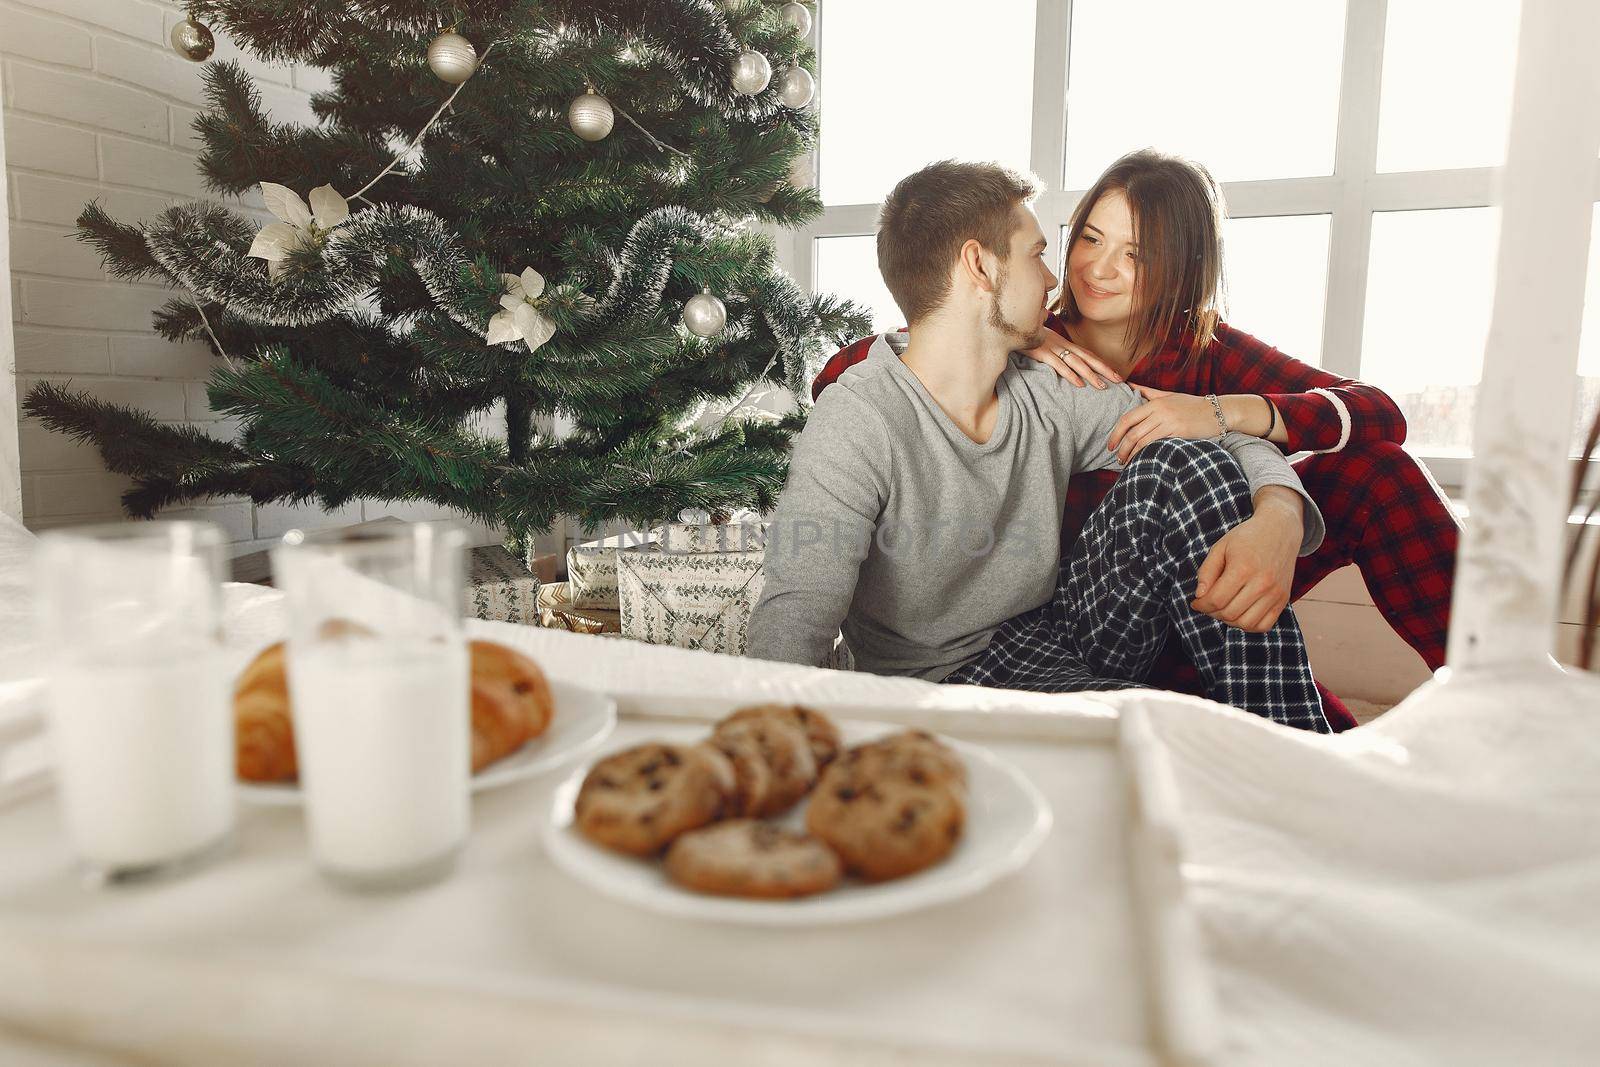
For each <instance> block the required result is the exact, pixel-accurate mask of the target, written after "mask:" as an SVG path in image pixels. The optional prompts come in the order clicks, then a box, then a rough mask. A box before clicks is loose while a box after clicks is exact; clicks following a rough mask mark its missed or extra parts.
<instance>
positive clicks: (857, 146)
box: [817, 0, 1034, 204]
mask: <svg viewBox="0 0 1600 1067" xmlns="http://www.w3.org/2000/svg"><path fill="white" fill-rule="evenodd" d="M818 17H819V18H820V19H821V26H820V28H819V29H820V33H821V40H820V41H819V42H818V46H817V51H818V60H819V62H820V63H821V67H820V68H819V70H818V75H819V77H818V93H819V95H820V96H821V97H822V102H823V107H824V108H825V110H826V114H827V121H826V122H824V123H823V124H822V151H821V163H822V173H821V194H822V200H823V203H826V204H875V203H877V202H878V201H880V200H882V199H883V198H884V196H886V195H887V194H888V192H889V190H890V189H892V188H894V184H895V182H897V181H899V180H900V179H901V178H903V177H905V176H906V175H907V174H910V173H911V172H912V171H914V170H916V169H917V168H918V167H921V166H922V165H923V164H925V163H931V162H933V161H934V160H936V159H945V158H947V157H952V156H953V157H957V158H961V159H993V160H998V161H1000V162H1001V163H1005V164H1008V165H1010V166H1013V167H1017V168H1019V169H1021V170H1027V169H1028V168H1029V166H1030V162H1029V156H1030V131H1031V128H1032V123H1033V21H1034V0H987V2H986V3H985V4H984V5H983V9H982V14H981V15H975V13H974V10H973V8H972V5H971V4H969V3H966V2H964V0H963V2H960V3H958V2H955V0H927V2H923V3H886V2H883V0H872V2H871V3H839V4H828V5H824V7H823V9H822V10H821V11H819V13H818ZM952 27H959V32H958V31H956V30H953V29H952Z"/></svg>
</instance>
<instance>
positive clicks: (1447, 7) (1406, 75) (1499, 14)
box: [1378, 0, 1521, 171]
mask: <svg viewBox="0 0 1600 1067" xmlns="http://www.w3.org/2000/svg"><path fill="white" fill-rule="evenodd" d="M1520 10H1521V4H1519V3H1518V0H1478V2H1477V3H1474V4H1473V5H1471V8H1470V12H1469V11H1468V10H1467V9H1465V8H1463V7H1462V5H1461V3H1460V2H1459V0H1389V5H1388V20H1387V24H1386V25H1385V28H1384V39H1383V95H1382V98H1381V101H1380V103H1379V107H1378V169H1379V170H1383V171H1395V170H1446V169H1449V168H1453V167H1497V166H1499V165H1500V164H1502V163H1504V162H1505V155H1506V135H1507V133H1508V131H1509V129H1510V126H1509V123H1510V119H1511V78H1512V74H1513V72H1514V68H1515V64H1516V57H1517V20H1518V15H1519V13H1520Z"/></svg>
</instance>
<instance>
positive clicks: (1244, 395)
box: [812, 149, 1458, 729]
mask: <svg viewBox="0 0 1600 1067" xmlns="http://www.w3.org/2000/svg"><path fill="white" fill-rule="evenodd" d="M1224 217H1225V211H1224V208H1223V202H1222V194H1221V190H1220V189H1219V188H1218V186H1217V184H1216V182H1215V181H1214V180H1213V179H1212V177H1211V175H1210V174H1209V173H1208V172H1207V171H1206V170H1205V168H1204V167H1201V166H1200V165H1199V164H1196V163H1193V162H1190V161H1188V160H1184V159H1180V158H1178V157H1175V156H1170V155H1166V154H1164V153H1160V152H1156V151H1153V150H1149V149H1146V150H1142V151H1138V152H1133V153H1130V154H1129V155H1126V156H1124V157H1122V158H1121V159H1119V160H1117V161H1116V162H1115V163H1113V164H1112V165H1111V167H1110V168H1109V169H1108V170H1107V171H1106V172H1105V173H1104V174H1102V175H1101V176H1100V179H1099V180H1098V181H1097V182H1095V184H1094V186H1093V187H1092V188H1091V189H1090V190H1089V191H1088V193H1086V194H1085V195H1084V197H1083V199H1082V201H1080V202H1079V204H1078V208H1077V210H1076V211H1075V212H1074V214H1073V217H1072V222H1071V225H1070V226H1069V227H1068V231H1067V249H1066V252H1067V255H1066V268H1065V271H1064V274H1065V284H1063V285H1062V287H1061V293H1060V296H1059V297H1058V298H1057V300H1056V303H1055V305H1054V306H1053V308H1052V314H1051V316H1050V317H1049V319H1048V320H1047V322H1046V327H1047V333H1046V335H1045V342H1044V343H1043V344H1041V345H1039V346H1038V347H1037V348H1035V349H1033V350H1032V351H1030V352H1028V353H1027V354H1028V355H1029V356H1031V357H1033V358H1034V359H1036V360H1039V361H1040V362H1043V363H1046V364H1048V365H1050V366H1051V367H1053V368H1055V370H1056V372H1057V373H1058V374H1060V375H1061V376H1062V377H1064V378H1066V379H1068V380H1070V381H1072V382H1074V383H1076V384H1078V385H1084V384H1086V383H1087V384H1089V385H1093V386H1095V387H1096V388H1105V384H1106V381H1107V380H1110V381H1127V382H1128V383H1129V384H1130V385H1132V386H1133V387H1134V388H1135V389H1137V390H1138V391H1139V392H1140V393H1141V394H1143V395H1144V396H1145V398H1146V399H1147V400H1148V401H1149V403H1147V404H1144V405H1141V406H1140V407H1139V408H1138V409H1136V410H1135V411H1132V412H1130V413H1129V414H1128V415H1126V416H1124V418H1123V419H1122V421H1121V422H1119V423H1118V424H1117V427H1116V428H1115V429H1114V430H1113V432H1112V434H1111V437H1110V439H1109V440H1108V442H1107V447H1108V448H1109V449H1111V450H1113V451H1115V452H1117V453H1118V454H1119V455H1120V456H1121V458H1122V459H1123V461H1124V462H1126V461H1127V460H1128V459H1129V458H1130V457H1131V456H1132V455H1133V454H1134V453H1135V452H1137V451H1138V450H1139V449H1140V448H1143V447H1144V446H1145V445H1147V444H1149V443H1150V442H1151V441H1156V440H1160V439H1161V438H1163V437H1186V438H1203V437H1214V436H1216V434H1217V433H1218V430H1219V422H1218V416H1219V413H1220V416H1221V418H1222V420H1223V421H1224V422H1225V423H1226V425H1227V428H1228V429H1230V430H1236V431H1239V432H1241V433H1248V434H1253V435H1255V436H1258V437H1262V438H1265V439H1266V440H1269V441H1272V442H1274V443H1275V444H1277V445H1278V446H1279V447H1280V448H1282V449H1283V450H1284V451H1285V452H1291V453H1292V452H1302V451H1305V452H1311V453H1312V455H1309V456H1307V457H1305V458H1304V459H1302V460H1300V461H1299V462H1298V463H1296V464H1295V469H1296V471H1297V472H1298V473H1299V475H1300V479H1301V481H1302V482H1303V483H1304V484H1305V487H1306V491H1307V492H1308V493H1310V494H1311V497H1312V499H1314V500H1315V501H1316V502H1317V505H1318V507H1319V508H1320V509H1321V511H1322V517H1323V520H1324V522H1325V523H1326V525H1327V537H1326V539H1325V540H1324V542H1323V544H1322V547H1321V548H1319V549H1318V550H1317V551H1316V552H1315V553H1313V554H1312V555H1310V556H1307V557H1305V558H1302V559H1299V560H1288V559H1285V560H1284V561H1282V563H1283V574H1284V581H1283V582H1282V583H1280V585H1281V586H1282V588H1280V589H1279V590H1278V597H1279V599H1278V600H1277V602H1276V604H1275V606H1274V605H1272V604H1263V603H1262V602H1260V601H1252V602H1249V603H1244V602H1243V600H1244V597H1243V596H1242V594H1241V595H1240V596H1232V597H1230V596H1229V594H1230V593H1231V590H1222V591H1221V592H1222V597H1221V599H1225V600H1227V601H1228V602H1226V603H1223V602H1219V599H1218V598H1217V597H1216V596H1215V593H1214V591H1213V595H1208V596H1202V597H1199V598H1198V599H1197V600H1196V601H1195V609H1196V610H1198V611H1204V612H1205V613H1206V614H1209V615H1213V616H1215V617H1217V618H1220V619H1222V620H1223V621H1225V622H1231V623H1244V622H1251V623H1254V622H1256V621H1258V620H1259V618H1260V617H1261V616H1262V613H1263V611H1270V613H1271V615H1272V617H1273V618H1276V614H1277V612H1278V611H1279V610H1281V609H1282V607H1283V605H1284V603H1286V602H1288V601H1292V600H1298V599H1299V598H1300V597H1301V596H1302V595H1303V594H1304V593H1305V592H1306V591H1307V590H1308V589H1310V588H1312V587H1313V586H1315V585H1316V584H1317V583H1318V582H1320V581H1321V580H1322V579H1323V578H1325V577H1326V576H1327V575H1328V574H1330V573H1331V572H1332V571H1334V570H1336V569H1338V568H1339V567H1342V566H1344V565H1345V564H1347V563H1352V562H1353V563H1355V564H1356V566H1357V567H1358V568H1359V569H1360V571H1361V575H1362V577H1363V578H1365V579H1366V583H1367V589H1368V590H1369V591H1370V592H1371V594H1372V599H1373V602H1374V604H1376V605H1377V607H1378V610H1379V611H1380V612H1381V613H1382V615H1383V617H1384V619H1385V620H1386V621H1387V622H1388V623H1389V625H1390V626H1392V627H1393V628H1394V630H1395V632H1396V633H1398V634H1399V635H1400V636H1401V637H1402V638H1403V639H1404V640H1405V641H1406V643H1407V644H1409V645H1410V646H1411V647H1412V648H1413V649H1415V650H1416V651H1417V653H1418V654H1419V655H1420V656H1421V657H1422V658H1423V660H1424V661H1425V662H1426V663H1427V664H1428V667H1429V668H1430V669H1434V670H1436V669H1438V668H1439V667H1440V666H1442V665H1443V664H1444V655H1445V639H1446V635H1447V633H1448V630H1449V619H1450V591H1451V587H1452V584H1453V582H1454V574H1455V555H1456V541H1457V534H1458V530H1457V526H1456V522H1455V519H1454V517H1453V516H1452V515H1451V513H1450V510H1449V507H1448V505H1447V504H1446V503H1445V500H1444V496H1443V494H1442V493H1441V492H1440V491H1439V489H1438V487H1437V485H1435V484H1434V482H1433V480H1432V479H1431V478H1430V477H1429V475H1428V473H1427V472H1426V471H1425V470H1424V469H1423V468H1422V467H1421V466H1420V465H1418V463H1417V462H1416V461H1415V460H1414V459H1412V458H1411V457H1410V455H1409V454H1408V453H1406V452H1405V451H1404V450H1403V449H1401V447H1400V445H1401V442H1403V441H1404V440H1405V432H1406V424H1405V418H1404V416H1403V415H1401V413H1400V409H1399V408H1398V407H1397V406H1396V405H1395V403H1394V401H1393V400H1391V399H1390V398H1389V397H1388V396H1387V395H1386V394H1385V393H1384V392H1383V391H1382V390H1379V389H1377V388H1375V387H1373V386H1370V385H1365V384H1363V383H1361V382H1358V381H1353V380H1351V379H1349V378H1341V377H1339V376H1337V375H1334V374H1330V373H1328V372H1327V371H1323V370H1319V369H1317V368H1315V367H1311V366H1309V365H1307V364H1305V363H1301V362H1300V361H1299V360H1296V359H1293V358H1291V357H1289V356H1287V355H1285V354H1283V353H1282V352H1279V351H1278V350H1277V349H1275V348H1273V347H1271V346H1270V345H1267V344H1265V343H1263V342H1261V341H1258V340H1256V339H1255V338H1254V337H1251V336H1250V335H1249V334H1246V333H1243V332H1242V331H1239V330H1236V329H1233V328H1232V327H1230V326H1228V325H1227V324H1226V323H1223V322H1222V321H1221V317H1220V314H1219V309H1218V305H1219V303H1220V298H1221V294H1222V291H1223V279H1222V220H1223V218H1224ZM1141 239H1142V243H1141ZM868 341H870V338H869V339H868ZM865 355H866V345H865V344H863V343H862V342H857V343H856V344H853V345H851V346H850V347H848V348H846V349H844V350H843V351H841V352H839V353H838V354H837V355H835V356H834V357H833V359H832V360H830V361H829V363H828V365H827V366H826V367H825V368H824V369H823V371H822V373H821V374H820V375H819V376H818V377H817V381H816V383H815V384H814V385H813V388H812V393H813V396H815V395H816V394H818V393H820V392H821V390H822V389H823V388H825V387H826V386H827V385H828V384H829V383H831V382H832V381H833V380H834V379H835V378H837V377H838V376H839V374H840V373H841V372H842V371H843V370H844V369H845V368H846V367H848V366H850V365H851V364H853V363H856V362H859V360H860V359H862V358H864V357H865ZM1211 397H1215V398H1216V405H1215V406H1213V404H1212V401H1211V399H1210V398H1211ZM1115 480H1116V475H1115V473H1112V472H1099V473H1094V474H1085V475H1079V476H1077V477H1075V478H1073V480H1072V483H1071V484H1070V486H1069V487H1068V500H1067V507H1066V513H1065V516H1064V523H1063V529H1062V537H1063V549H1065V548H1066V547H1067V546H1069V545H1070V544H1071V543H1072V542H1073V541H1075V540H1076V539H1077V536H1078V533H1079V531H1081V530H1082V528H1083V524H1084V522H1085V520H1087V518H1088V516H1089V513H1090V512H1091V511H1092V510H1093V509H1094V507H1095V505H1097V504H1098V503H1099V502H1100V499H1101V498H1102V497H1103V496H1104V495H1105V493H1106V492H1107V490H1109V488H1110V487H1111V483H1112V482H1114V481H1115ZM1290 568H1292V580H1291V579H1290V578H1289V572H1290ZM1247 616H1248V617H1247ZM1175 646H1176V642H1174V643H1173V644H1172V645H1169V649H1172V648H1174V647H1175ZM1165 666H1166V668H1167V673H1165V674H1163V675H1159V677H1162V680H1163V684H1166V685H1168V686H1170V687H1171V688H1174V689H1187V690H1190V691H1197V690H1196V682H1197V679H1196V677H1195V675H1194V671H1193V668H1192V667H1189V665H1188V664H1186V663H1183V662H1182V661H1181V659H1180V658H1179V657H1178V656H1177V654H1176V653H1175V652H1173V653H1169V657H1168V662H1167V664H1166V665H1165ZM1330 696H1331V695H1330V694H1328V693H1327V692H1326V691H1324V700H1325V703H1326V704H1327V705H1328V712H1329V715H1328V719H1329V721H1330V722H1331V723H1334V724H1335V729H1339V728H1341V726H1345V727H1347V726H1350V725H1354V719H1353V718H1352V717H1350V716H1349V713H1348V711H1346V710H1345V709H1344V707H1343V705H1342V704H1340V703H1339V702H1338V701H1337V700H1336V699H1329V697H1330Z"/></svg>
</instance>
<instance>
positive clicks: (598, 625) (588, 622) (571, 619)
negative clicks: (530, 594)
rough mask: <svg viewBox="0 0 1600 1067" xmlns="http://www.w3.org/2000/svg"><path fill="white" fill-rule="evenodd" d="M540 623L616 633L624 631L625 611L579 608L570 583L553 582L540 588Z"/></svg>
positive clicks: (585, 632) (578, 630)
mask: <svg viewBox="0 0 1600 1067" xmlns="http://www.w3.org/2000/svg"><path fill="white" fill-rule="evenodd" d="M539 625H540V626H544V627H548V628H550V629H555V630H570V631H572V632H573V633H580V634H588V633H599V634H617V633H621V632H622V614H621V612H617V611H610V610H608V609H606V608H579V607H576V606H574V605H573V603H572V587H571V585H569V584H568V583H567V582H552V583H550V584H548V585H541V586H540V587H539Z"/></svg>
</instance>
